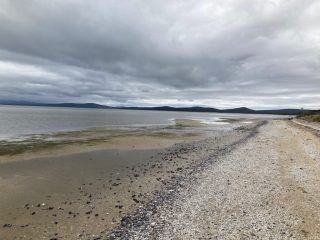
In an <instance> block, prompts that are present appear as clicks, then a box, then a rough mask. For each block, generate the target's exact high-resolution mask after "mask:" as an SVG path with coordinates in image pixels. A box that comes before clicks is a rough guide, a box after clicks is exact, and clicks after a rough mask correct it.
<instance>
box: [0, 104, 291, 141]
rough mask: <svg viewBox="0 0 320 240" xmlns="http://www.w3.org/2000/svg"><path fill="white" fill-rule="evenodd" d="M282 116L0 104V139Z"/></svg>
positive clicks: (277, 116)
mask: <svg viewBox="0 0 320 240" xmlns="http://www.w3.org/2000/svg"><path fill="white" fill-rule="evenodd" d="M281 117H286V116H279V115H259V114H232V113H228V114H221V113H193V112H166V111H141V110H116V109H86V108H60V107H30V106H5V105H0V140H10V139H13V138H15V139H16V138H25V136H26V135H34V134H51V133H58V132H69V131H80V130H85V129H91V128H101V127H102V128H105V127H107V128H119V127H120V128H123V127H132V126H140V127H141V126H155V125H156V126H157V125H158V126H161V125H170V124H174V121H173V120H174V119H177V118H188V119H197V120H201V121H203V122H205V123H217V122H218V121H219V120H220V119H221V118H243V119H244V120H247V119H256V118H281Z"/></svg>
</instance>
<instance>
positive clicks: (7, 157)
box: [0, 119, 214, 163]
mask: <svg viewBox="0 0 320 240" xmlns="http://www.w3.org/2000/svg"><path fill="white" fill-rule="evenodd" d="M208 127H212V125H209V124H203V123H201V122H200V121H196V120H190V119H176V120H175V125H167V126H161V127H159V126H157V127H154V128H147V127H140V128H136V127H133V128H130V129H126V130H123V129H108V128H103V129H100V128H95V129H90V130H83V131H74V132H61V133H57V134H50V135H48V134H43V135H35V136H34V137H32V136H31V137H30V138H29V139H27V140H25V141H17V142H10V141H0V144H1V150H0V163H4V162H8V161H19V160H30V159H33V158H42V157H58V156H65V155H70V154H76V153H86V152H91V151H97V150H104V149H160V148H165V147H170V146H172V145H174V144H176V143H179V142H190V141H197V140H201V139H203V138H205V137H206V136H207V135H208V131H209V132H210V131H214V130H213V129H209V130H208V131H203V130H202V128H203V129H204V128H208Z"/></svg>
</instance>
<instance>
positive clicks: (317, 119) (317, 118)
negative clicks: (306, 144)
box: [312, 114, 320, 122]
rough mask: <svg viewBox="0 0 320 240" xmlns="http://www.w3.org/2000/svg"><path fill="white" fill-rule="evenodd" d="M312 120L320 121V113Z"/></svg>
mask: <svg viewBox="0 0 320 240" xmlns="http://www.w3.org/2000/svg"><path fill="white" fill-rule="evenodd" d="M312 121H313V122H320V114H317V115H315V116H313V117H312Z"/></svg>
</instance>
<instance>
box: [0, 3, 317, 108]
mask: <svg viewBox="0 0 320 240" xmlns="http://www.w3.org/2000/svg"><path fill="white" fill-rule="evenodd" d="M319 13H320V1H319V0H314V1H311V0H272V1H268V0H252V1H250V0H211V1H209V0H207V1H204V0H181V1H174V0H168V1H167V0H159V1H153V0H145V1H143V0H140V1H138V0H127V1H124V0H123V1H122V0H121V1H119V0H101V1H99V0H92V1H91V0H90V1H80V0H55V1H44V0H29V1H20V0H7V1H6V0H2V1H0V99H8V100H27V101H34V102H47V103H49V102H53V103H58V102H78V103H84V102H95V103H100V104H105V105H111V106H162V105H170V106H210V107H217V108H229V107H230V108H232V107H241V106H246V107H250V108H253V109H265V108H287V107H293V108H301V107H304V108H314V109H318V108H320V14H319Z"/></svg>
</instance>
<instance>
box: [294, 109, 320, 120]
mask: <svg viewBox="0 0 320 240" xmlns="http://www.w3.org/2000/svg"><path fill="white" fill-rule="evenodd" d="M297 118H299V119H302V120H305V121H308V122H320V110H318V111H312V112H309V113H303V114H300V115H298V116H297Z"/></svg>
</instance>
